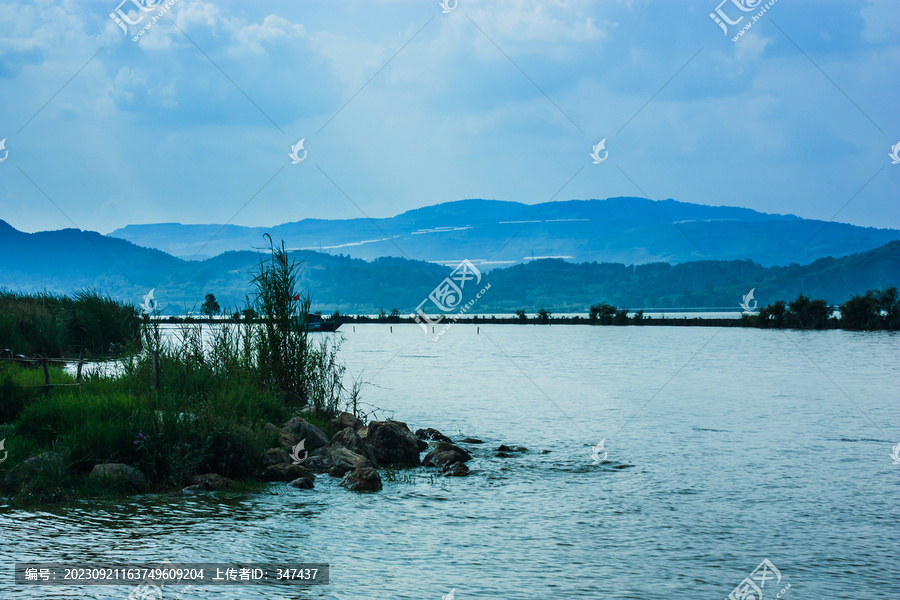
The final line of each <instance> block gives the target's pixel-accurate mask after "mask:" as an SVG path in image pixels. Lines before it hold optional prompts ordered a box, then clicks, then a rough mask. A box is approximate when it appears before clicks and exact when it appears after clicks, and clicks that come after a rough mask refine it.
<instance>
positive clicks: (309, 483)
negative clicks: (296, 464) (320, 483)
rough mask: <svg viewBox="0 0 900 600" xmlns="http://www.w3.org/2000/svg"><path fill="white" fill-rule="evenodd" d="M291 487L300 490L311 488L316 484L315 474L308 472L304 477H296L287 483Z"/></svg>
mask: <svg viewBox="0 0 900 600" xmlns="http://www.w3.org/2000/svg"><path fill="white" fill-rule="evenodd" d="M288 485H289V486H291V487H295V488H297V489H300V490H311V489H313V488H314V487H315V485H316V480H315V476H314V475H313V474H312V473H310V474H309V475H308V476H306V477H298V478H297V479H295V480H293V481H292V482H290V483H289V484H288Z"/></svg>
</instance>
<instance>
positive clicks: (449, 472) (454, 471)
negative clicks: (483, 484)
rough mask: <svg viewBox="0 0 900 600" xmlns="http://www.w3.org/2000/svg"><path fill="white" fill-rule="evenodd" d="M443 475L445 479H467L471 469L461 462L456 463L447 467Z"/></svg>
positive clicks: (442, 470) (442, 471) (443, 470)
mask: <svg viewBox="0 0 900 600" xmlns="http://www.w3.org/2000/svg"><path fill="white" fill-rule="evenodd" d="M441 473H443V475H444V477H465V476H466V475H468V474H469V467H467V466H466V465H464V464H463V463H461V462H455V463H453V464H452V465H445V466H444V468H443V469H441Z"/></svg>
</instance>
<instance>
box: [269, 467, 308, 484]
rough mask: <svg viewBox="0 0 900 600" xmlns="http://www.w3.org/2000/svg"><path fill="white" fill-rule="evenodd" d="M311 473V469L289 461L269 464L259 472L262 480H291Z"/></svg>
mask: <svg viewBox="0 0 900 600" xmlns="http://www.w3.org/2000/svg"><path fill="white" fill-rule="evenodd" d="M311 475H313V473H312V471H310V470H309V469H306V468H304V467H301V466H300V465H295V464H291V463H281V464H277V465H269V466H268V467H266V468H265V469H263V471H262V473H260V474H259V478H260V479H262V480H263V481H293V480H295V479H299V478H301V477H307V476H311Z"/></svg>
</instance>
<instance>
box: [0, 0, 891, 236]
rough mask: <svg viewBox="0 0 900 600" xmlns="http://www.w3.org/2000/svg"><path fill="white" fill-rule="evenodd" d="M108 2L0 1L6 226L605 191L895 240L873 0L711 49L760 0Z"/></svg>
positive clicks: (797, 15)
mask: <svg viewBox="0 0 900 600" xmlns="http://www.w3.org/2000/svg"><path fill="white" fill-rule="evenodd" d="M120 1H121V0H109V1H107V0H103V1H94V0H91V1H84V0H78V1H75V0H64V1H61V2H60V1H56V2H50V1H33V2H25V1H22V2H16V1H12V2H10V1H5V2H0V139H2V138H4V137H5V138H6V143H5V146H6V151H8V152H9V154H8V156H7V159H6V160H5V161H4V162H2V163H0V218H2V219H4V220H7V221H9V222H10V223H11V224H12V225H13V226H15V227H17V228H19V229H23V230H26V231H37V230H44V229H57V228H62V227H71V226H73V222H74V223H75V224H76V225H77V226H78V227H79V228H83V229H92V230H97V231H101V232H104V233H107V232H109V231H112V230H114V229H116V228H118V227H121V226H124V225H126V224H129V223H153V222H182V223H225V222H228V221H231V222H232V223H235V224H241V225H254V226H261V225H273V224H278V223H282V222H286V221H296V220H300V219H303V218H354V217H360V216H363V215H367V216H371V217H385V216H391V215H394V214H397V213H399V212H403V211H405V210H409V209H412V208H417V207H420V206H425V205H430V204H436V203H440V202H447V201H451V200H457V199H462V198H494V199H500V200H515V201H520V202H525V203H538V202H545V201H548V200H551V199H556V200H567V199H573V198H580V199H587V198H607V197H612V196H646V197H650V198H654V199H663V198H674V199H676V200H681V201H685V202H696V203H701V204H711V205H733V206H746V207H750V208H754V209H757V210H761V211H766V212H779V213H794V214H797V215H800V216H803V217H807V218H817V219H830V218H832V217H834V216H835V215H837V216H836V217H835V220H837V221H842V222H849V223H854V224H859V225H865V226H876V227H897V228H900V211H898V209H897V207H898V201H897V200H898V198H900V193H898V192H900V165H893V164H891V159H890V158H889V157H888V154H889V152H890V151H891V147H892V146H893V145H894V144H896V143H898V141H900V111H898V106H900V77H898V76H900V3H897V2H896V1H894V0H879V1H866V2H864V1H861V0H854V1H846V2H838V1H816V2H813V1H803V2H801V1H798V0H778V1H777V2H775V3H774V5H772V6H771V7H770V8H769V9H768V11H767V12H766V13H765V14H764V15H763V16H762V18H760V19H759V21H757V22H755V23H753V25H752V28H750V29H749V30H748V31H747V32H746V33H745V34H744V35H743V36H742V37H740V38H739V39H738V41H736V42H734V41H732V39H731V37H732V34H734V33H736V32H737V31H738V30H739V29H740V27H741V26H743V25H744V24H745V23H747V22H749V21H750V15H754V14H755V13H756V12H758V10H760V9H761V7H762V6H763V5H765V2H759V6H757V7H756V9H755V10H754V11H751V12H742V11H740V10H739V9H738V8H737V7H736V6H735V4H734V3H733V2H735V3H737V2H740V0H733V2H732V0H727V1H726V3H725V4H723V5H722V6H721V9H722V11H724V12H725V13H726V14H727V15H729V17H730V18H731V19H732V20H734V19H737V17H738V16H739V15H745V18H744V20H743V22H741V23H739V24H738V25H735V26H732V27H731V28H730V29H729V35H727V36H726V35H725V34H723V32H722V30H721V29H720V28H719V27H718V26H717V25H716V24H715V23H714V22H713V21H712V19H710V17H709V13H711V12H713V11H714V10H715V9H716V7H717V6H718V0H709V1H707V0H703V1H692V0H691V1H687V0H686V1H671V2H668V1H666V2H662V1H656V2H650V1H639V0H634V1H625V0H623V1H597V2H587V1H583V2H582V1H577V0H568V1H564V0H556V1H546V2H539V1H535V2H527V1H521V0H519V1H513V0H485V1H481V2H478V1H473V0H459V2H458V5H457V6H456V8H455V9H454V10H453V11H452V12H449V13H447V14H444V13H442V11H441V7H440V6H439V5H438V2H437V0H434V1H431V0H417V1H415V2H412V1H401V0H394V1H389V0H367V1H364V2H363V1H335V2H327V3H326V2H311V1H309V2H307V1H297V0H289V1H284V2H277V1H267V2H233V1H222V2H206V1H201V0H178V1H176V2H175V4H174V6H173V7H172V8H171V9H170V10H169V12H168V13H167V16H164V17H162V18H161V19H160V20H158V21H157V22H156V23H154V25H153V26H152V27H151V28H150V29H148V30H146V31H145V33H144V35H143V36H142V37H140V38H139V40H138V41H136V42H133V41H132V40H131V37H132V34H133V33H134V32H135V31H136V30H137V29H140V27H142V26H144V25H146V23H148V22H150V21H151V18H152V16H153V15H155V14H156V13H157V12H158V11H159V10H160V8H159V7H155V8H154V9H153V10H151V11H147V12H140V11H138V10H137V9H136V8H135V5H134V4H132V3H131V0H127V1H126V2H125V3H124V4H122V5H119V2H120ZM743 1H744V3H745V4H747V3H749V5H751V6H752V5H755V4H757V1H758V0H743ZM135 2H136V3H140V0H135ZM155 2H156V0H149V4H154V3H155ZM160 4H161V3H160ZM451 5H452V3H451ZM119 6H121V10H122V11H123V12H124V13H125V14H126V15H129V18H130V19H131V20H133V21H137V20H138V18H139V17H140V16H141V15H144V17H143V18H142V19H141V20H140V22H139V23H138V25H137V26H135V27H133V28H131V31H130V33H129V34H128V35H126V34H124V33H123V31H122V30H121V29H120V28H119V27H118V26H117V24H116V23H115V22H114V21H113V19H112V18H110V16H109V15H110V13H111V12H113V11H114V10H115V9H116V8H117V7H119ZM129 7H130V12H129ZM169 17H171V21H170V20H169ZM173 21H174V23H173ZM176 25H177V26H176ZM401 48H402V49H401ZM398 51H399V52H398ZM392 57H393V58H392ZM385 65H386V66H385ZM301 138H305V144H304V147H305V150H306V151H307V152H308V155H307V157H306V160H304V161H303V162H301V163H299V164H291V159H290V158H289V156H288V153H289V152H290V149H291V146H292V145H294V144H296V143H297V141H298V140H300V139H301ZM603 138H606V148H607V150H608V151H609V156H608V159H607V160H605V161H604V162H602V163H601V164H596V165H595V164H592V161H591V159H590V157H589V156H588V155H589V153H590V151H591V147H592V145H593V144H596V143H597V142H599V141H600V140H601V139H603ZM3 156H4V154H3V151H0V158H2V157H3ZM64 213H65V214H64ZM65 215H68V217H67V216H65Z"/></svg>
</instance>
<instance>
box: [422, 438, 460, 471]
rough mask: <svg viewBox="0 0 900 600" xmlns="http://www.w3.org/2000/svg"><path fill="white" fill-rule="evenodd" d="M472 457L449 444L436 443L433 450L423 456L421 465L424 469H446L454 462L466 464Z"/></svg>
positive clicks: (454, 445)
mask: <svg viewBox="0 0 900 600" xmlns="http://www.w3.org/2000/svg"><path fill="white" fill-rule="evenodd" d="M470 460H472V455H471V454H469V453H468V452H466V451H465V450H463V449H462V448H460V447H459V446H457V445H456V444H452V443H450V442H438V445H437V446H436V447H435V449H434V450H432V451H431V452H429V453H428V454H426V455H425V459H424V460H423V461H422V464H423V465H424V466H426V467H446V466H449V465H452V464H453V463H456V462H461V463H464V462H468V461H470Z"/></svg>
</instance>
